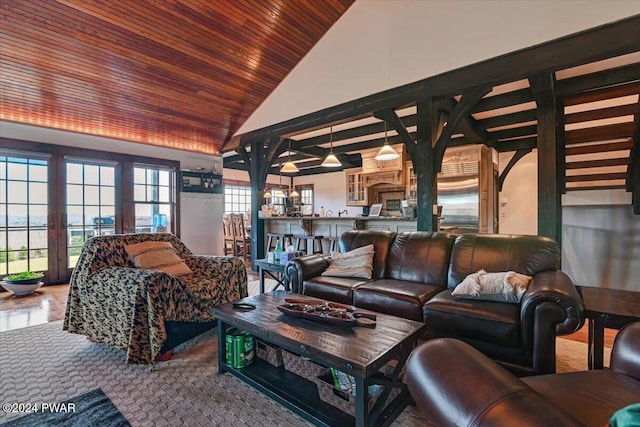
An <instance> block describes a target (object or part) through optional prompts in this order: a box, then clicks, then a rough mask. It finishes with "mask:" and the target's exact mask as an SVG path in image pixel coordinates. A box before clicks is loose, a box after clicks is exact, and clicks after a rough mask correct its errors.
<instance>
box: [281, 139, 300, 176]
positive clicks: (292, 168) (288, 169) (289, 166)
mask: <svg viewBox="0 0 640 427" xmlns="http://www.w3.org/2000/svg"><path fill="white" fill-rule="evenodd" d="M287 153H288V154H289V160H287V162H286V163H285V164H284V166H282V169H280V172H282V173H298V172H300V169H298V167H297V166H296V165H295V163H293V162H292V161H291V138H289V149H288V150H287Z"/></svg>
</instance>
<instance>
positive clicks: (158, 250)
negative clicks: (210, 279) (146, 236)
mask: <svg viewBox="0 0 640 427" xmlns="http://www.w3.org/2000/svg"><path fill="white" fill-rule="evenodd" d="M124 249H125V250H126V251H127V254H128V255H129V257H131V260H132V261H133V265H135V266H136V267H138V268H144V269H149V270H159V271H164V272H165V273H169V274H173V275H174V276H184V275H185V274H192V273H193V271H191V269H190V268H189V267H188V266H187V264H185V263H184V261H182V259H180V258H179V257H178V255H177V254H176V250H175V248H174V247H173V245H172V244H171V243H169V242H153V241H151V242H142V243H136V244H133V245H126V246H125V247H124Z"/></svg>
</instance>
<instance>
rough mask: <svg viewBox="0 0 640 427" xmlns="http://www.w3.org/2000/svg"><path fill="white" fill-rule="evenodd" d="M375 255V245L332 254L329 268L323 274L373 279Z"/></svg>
mask: <svg viewBox="0 0 640 427" xmlns="http://www.w3.org/2000/svg"><path fill="white" fill-rule="evenodd" d="M373 254H374V248H373V244H371V245H367V246H362V247H360V248H356V249H354V250H352V251H349V252H345V253H340V252H332V253H331V257H330V258H329V267H328V268H327V269H326V270H325V271H323V272H322V276H333V277H359V278H362V279H371V274H372V273H373Z"/></svg>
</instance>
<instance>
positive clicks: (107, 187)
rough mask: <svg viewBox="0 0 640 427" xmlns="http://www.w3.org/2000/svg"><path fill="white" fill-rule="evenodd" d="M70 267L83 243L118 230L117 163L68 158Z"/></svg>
mask: <svg viewBox="0 0 640 427" xmlns="http://www.w3.org/2000/svg"><path fill="white" fill-rule="evenodd" d="M66 177H67V182H66V186H67V197H66V200H67V207H66V216H67V267H68V268H73V267H75V265H76V262H77V261H78V257H79V256H80V251H81V250H82V245H83V244H84V242H85V241H86V240H87V239H88V238H90V237H93V236H100V235H105V234H114V233H115V215H116V209H115V205H116V196H115V194H116V183H115V165H114V164H101V163H99V162H95V161H86V160H81V159H79V160H73V159H67V161H66Z"/></svg>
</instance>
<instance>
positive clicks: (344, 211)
mask: <svg viewBox="0 0 640 427" xmlns="http://www.w3.org/2000/svg"><path fill="white" fill-rule="evenodd" d="M348 213H349V212H348V211H347V210H346V209H345V210H343V211H339V212H338V218H340V217H341V216H342V214H345V215H346V214H348Z"/></svg>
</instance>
